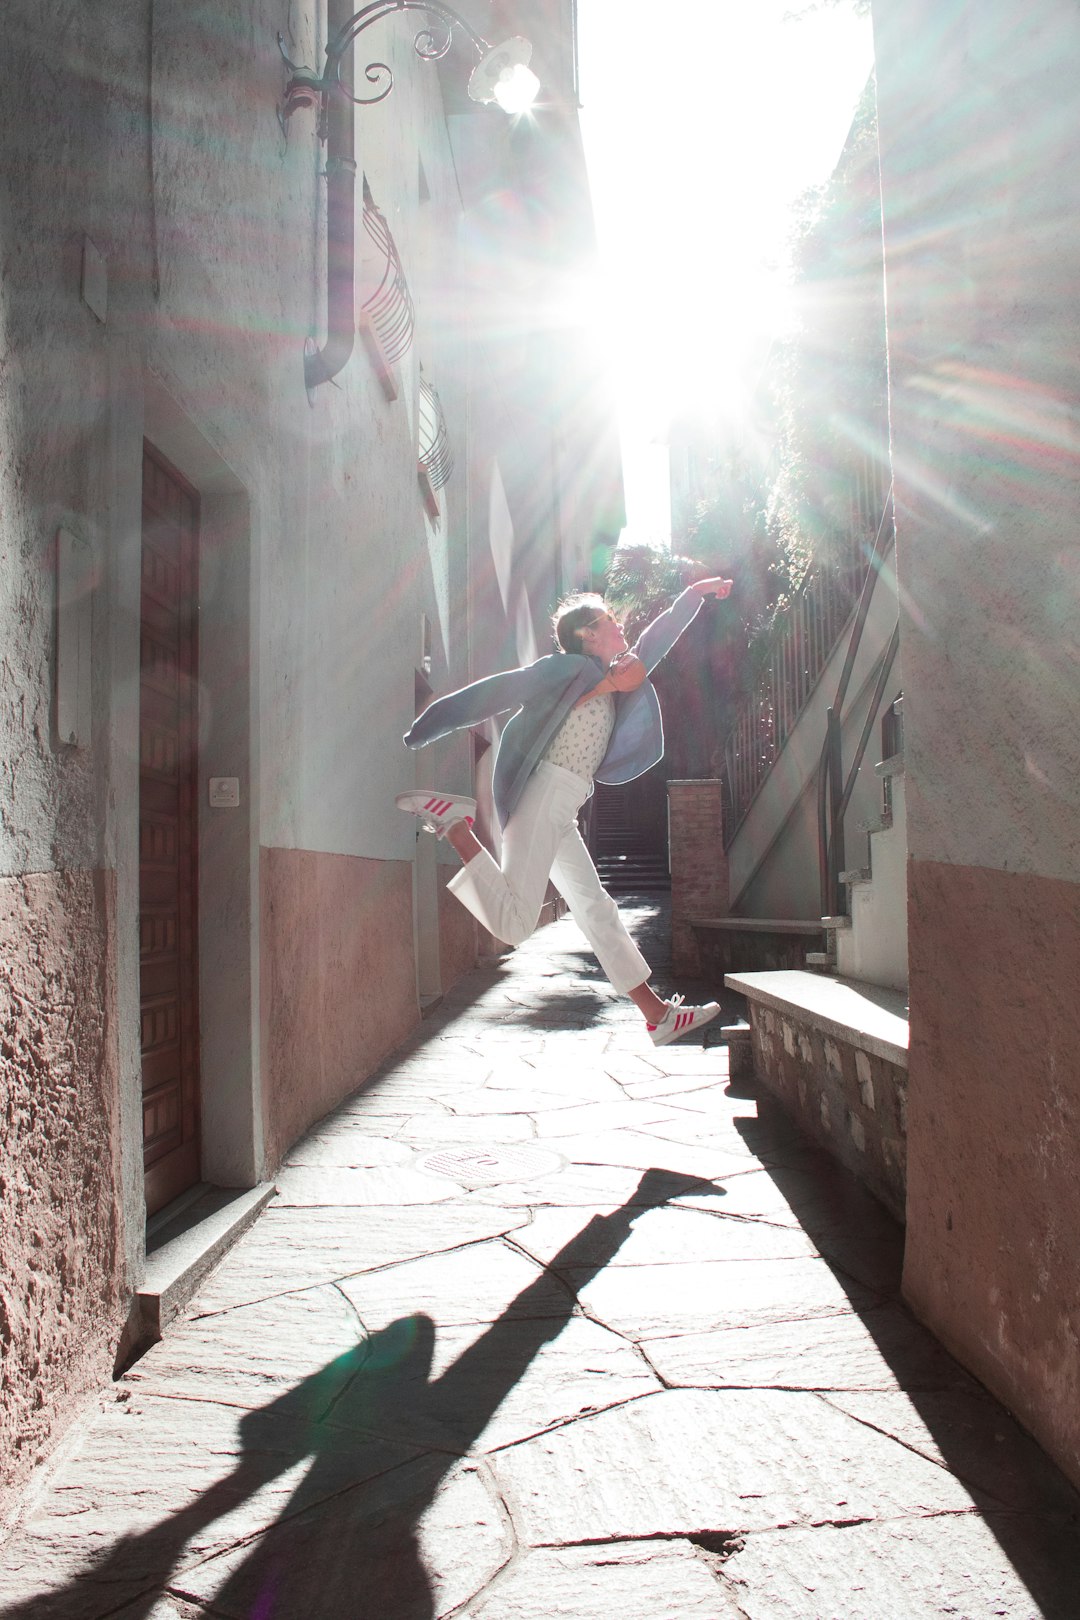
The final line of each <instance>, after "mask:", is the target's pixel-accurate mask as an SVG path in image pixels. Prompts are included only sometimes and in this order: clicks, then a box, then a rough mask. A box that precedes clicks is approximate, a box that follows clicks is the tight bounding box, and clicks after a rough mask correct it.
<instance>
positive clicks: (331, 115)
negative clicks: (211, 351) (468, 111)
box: [278, 0, 540, 393]
mask: <svg viewBox="0 0 1080 1620" xmlns="http://www.w3.org/2000/svg"><path fill="white" fill-rule="evenodd" d="M347 6H348V0H328V3H327V16H326V25H327V34H328V43H327V46H326V69H325V71H324V72H323V73H321V74H319V73H316V72H315V71H314V69H313V68H304V67H300V66H298V65H297V64H296V63H295V62H290V61H289V58H288V56H286V54H285V42H284V40H283V39H282V36H281V35H280V34H279V35H278V48H279V49H280V51H281V54H282V56H283V57H284V58H285V62H286V65H287V66H288V68H289V71H290V74H291V78H290V79H289V81H288V83H287V85H286V86H285V98H284V103H283V105H282V108H281V120H282V123H283V124H284V123H285V121H286V120H287V119H289V118H290V117H291V116H292V114H293V113H294V112H296V111H297V110H298V109H299V108H301V107H318V109H319V138H320V140H323V141H325V142H326V182H327V197H326V229H327V264H328V285H327V311H326V330H327V337H326V342H325V344H324V345H323V347H322V348H321V349H319V350H317V351H315V352H312V353H309V354H305V356H304V381H305V383H306V385H307V388H308V391H309V393H310V392H311V391H312V390H313V389H315V388H317V387H318V386H319V384H320V383H324V382H329V381H330V379H331V377H336V376H337V374H338V372H339V371H340V370H341V368H342V367H343V366H344V365H345V363H346V361H347V360H348V359H349V356H350V355H351V354H352V349H353V341H354V334H355V329H356V315H355V309H354V303H353V299H354V271H355V244H354V231H355V204H356V149H355V142H354V133H353V110H352V109H353V107H354V106H359V107H367V106H372V105H374V104H375V103H376V102H379V101H385V99H386V97H387V96H388V95H389V94H390V92H391V90H392V89H393V88H394V75H393V73H392V72H391V71H390V68H389V67H388V66H387V64H386V63H385V62H369V63H368V65H367V66H366V67H365V69H364V78H365V79H366V81H367V83H368V84H369V85H371V86H372V93H371V94H370V95H364V96H358V95H357V94H356V86H355V74H354V71H353V61H352V46H353V44H354V42H355V41H356V40H357V39H358V38H359V36H360V35H361V34H362V33H363V32H364V31H365V30H366V29H368V28H370V27H371V26H372V24H373V23H377V22H381V21H383V19H384V18H386V17H392V16H393V15H394V13H395V12H401V11H420V12H423V13H424V14H425V15H426V16H427V17H428V18H429V19H430V20H429V22H428V24H427V26H426V27H424V28H421V29H420V30H419V32H418V33H417V34H416V36H415V38H414V40H413V48H414V50H415V51H416V54H417V56H419V57H420V58H421V60H422V61H425V62H437V61H439V60H440V59H441V58H442V57H444V56H445V55H446V53H447V52H448V51H449V49H450V46H451V45H452V43H453V39H454V33H455V30H457V31H459V32H460V33H461V34H462V35H463V36H464V37H465V38H466V39H467V40H468V41H469V42H470V44H471V45H472V46H473V48H474V49H475V51H476V53H477V56H478V58H479V60H478V62H477V64H476V66H475V67H474V68H473V71H472V74H471V75H470V77H469V84H468V91H469V95H470V97H471V99H472V100H473V101H477V102H481V103H490V102H495V103H497V104H498V105H499V106H500V107H502V109H503V111H504V112H507V113H511V114H515V113H521V112H525V111H526V110H527V108H529V107H531V106H532V103H533V101H534V100H535V99H536V95H537V92H538V91H539V89H540V81H539V80H538V79H537V77H536V75H535V74H534V73H533V72H532V71H531V69H530V68H529V60H530V58H531V56H532V46H531V45H530V44H529V41H528V40H527V39H521V38H517V37H515V38H514V39H509V40H506V41H505V42H504V43H503V44H501V45H490V44H489V43H488V41H487V40H486V39H484V38H483V36H482V35H480V34H478V33H477V32H476V30H475V28H473V27H472V26H471V25H470V24H469V23H467V22H466V20H465V18H464V17H462V16H461V15H460V13H458V12H456V11H454V10H453V9H452V8H451V7H450V6H446V5H442V4H441V3H440V0H371V3H370V4H369V5H366V6H363V7H361V9H360V10H359V11H355V12H352V13H351V14H350V13H348V11H347Z"/></svg>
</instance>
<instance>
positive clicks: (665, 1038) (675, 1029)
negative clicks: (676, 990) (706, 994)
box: [647, 996, 720, 1046]
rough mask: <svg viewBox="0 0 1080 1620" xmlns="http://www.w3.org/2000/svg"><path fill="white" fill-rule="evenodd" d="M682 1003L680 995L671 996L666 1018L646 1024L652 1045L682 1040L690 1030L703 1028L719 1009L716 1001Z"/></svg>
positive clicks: (662, 1044) (663, 1044) (664, 1044)
mask: <svg viewBox="0 0 1080 1620" xmlns="http://www.w3.org/2000/svg"><path fill="white" fill-rule="evenodd" d="M682 1003H683V998H682V996H672V998H671V1000H670V1002H669V1003H668V1010H667V1016H666V1018H662V1019H661V1020H660V1022H659V1023H658V1024H649V1025H648V1026H647V1027H648V1031H649V1034H650V1035H651V1036H652V1043H653V1045H654V1046H666V1045H667V1044H668V1042H669V1041H679V1040H682V1037H683V1036H684V1035H689V1034H690V1032H691V1030H694V1029H704V1028H705V1025H706V1024H711V1023H712V1021H713V1019H714V1018H715V1017H716V1015H717V1013H718V1012H719V1011H720V1003H719V1002H718V1001H710V1002H709V1004H708V1006H706V1007H684V1006H683V1004H682Z"/></svg>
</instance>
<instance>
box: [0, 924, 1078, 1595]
mask: <svg viewBox="0 0 1080 1620" xmlns="http://www.w3.org/2000/svg"><path fill="white" fill-rule="evenodd" d="M627 909H628V911H629V913H630V914H631V916H632V920H633V923H634V926H635V928H636V929H637V931H638V932H639V934H640V936H641V937H642V939H643V942H644V946H645V949H646V952H647V954H649V955H650V956H651V959H652V960H654V961H656V960H658V957H659V955H660V954H662V950H663V940H664V919H663V915H662V913H661V912H660V911H659V910H658V908H657V906H656V904H655V903H648V904H646V903H644V902H642V903H640V904H637V905H636V906H635V905H630V906H629V907H628V908H627ZM659 982H660V983H661V985H663V984H664V979H663V970H662V968H661V972H660V980H659ZM672 988H674V987H673V986H672ZM680 988H689V989H692V988H693V987H688V986H680ZM709 1039H710V1035H709V1033H708V1032H707V1035H706V1041H708V1040H709ZM277 1187H278V1196H277V1198H276V1200H275V1201H274V1202H273V1203H272V1204H271V1205H270V1207H269V1208H268V1209H267V1210H266V1211H265V1212H264V1213H263V1215H262V1216H261V1217H260V1218H259V1220H258V1221H257V1222H256V1223H255V1225H254V1226H253V1227H252V1228H251V1229H250V1230H249V1231H248V1232H247V1233H246V1234H245V1236H244V1237H242V1238H241V1239H240V1241H239V1242H238V1244H237V1245H236V1247H235V1248H234V1249H233V1250H232V1251H231V1252H230V1253H229V1254H228V1255H226V1256H225V1258H224V1259H223V1260H222V1261H221V1263H220V1264H219V1265H218V1266H217V1268H216V1269H215V1270H214V1271H213V1272H212V1273H211V1274H210V1275H209V1276H208V1277H207V1278H206V1279H205V1280H204V1282H203V1284H202V1287H201V1289H200V1292H199V1293H198V1295H197V1296H196V1298H195V1299H194V1300H193V1301H192V1303H191V1305H190V1307H189V1308H188V1310H187V1311H186V1312H185V1314H184V1315H183V1317H182V1318H181V1319H180V1320H179V1321H177V1322H176V1323H174V1324H173V1325H172V1326H171V1327H170V1329H169V1330H168V1332H167V1334H166V1337H165V1339H164V1340H163V1341H162V1342H161V1343H160V1344H157V1345H155V1346H154V1347H153V1348H152V1349H151V1350H150V1351H149V1352H148V1353H147V1354H146V1355H145V1356H144V1357H143V1358H142V1359H141V1360H140V1361H139V1362H137V1363H136V1364H135V1365H134V1366H133V1367H131V1368H130V1370H129V1371H128V1372H127V1373H126V1375H125V1376H124V1377H123V1378H121V1379H120V1380H119V1381H118V1382H117V1383H116V1384H115V1385H113V1386H111V1387H110V1388H109V1389H108V1390H105V1391H103V1392H102V1395H101V1398H100V1401H99V1402H98V1403H97V1405H96V1407H95V1408H94V1409H93V1410H91V1411H90V1412H88V1413H87V1414H86V1416H85V1418H84V1419H83V1421H82V1422H81V1423H80V1424H78V1425H77V1426H76V1428H75V1429H74V1430H73V1431H72V1433H71V1434H70V1435H69V1436H68V1437H67V1439H66V1440H65V1442H64V1443H63V1445H62V1446H61V1448H60V1450H59V1451H58V1453H57V1455H56V1456H55V1457H54V1458H53V1460H52V1462H51V1463H50V1464H49V1465H48V1467H47V1468H45V1469H44V1470H43V1471H42V1472H41V1474H40V1475H39V1476H38V1478H37V1479H36V1480H35V1481H34V1483H33V1487H32V1489H31V1491H30V1492H29V1493H28V1495H27V1498H26V1501H25V1503H24V1504H23V1508H22V1512H21V1516H20V1518H19V1519H18V1521H17V1522H16V1523H15V1525H14V1526H13V1527H12V1528H11V1529H10V1532H9V1534H8V1537H7V1540H6V1542H5V1543H4V1544H3V1547H2V1550H0V1616H5V1617H8V1620H105V1617H106V1616H109V1617H113V1616H115V1617H117V1620H195V1617H196V1616H216V1617H220V1620H354V1617H356V1620H451V1617H455V1620H456V1617H461V1620H552V1617H556V1616H565V1617H569V1620H934V1617H945V1616H949V1617H953V1620H956V1617H959V1620H983V1617H988V1616H1005V1617H1008V1620H1032V1617H1039V1616H1044V1617H1052V1620H1057V1617H1059V1616H1060V1617H1062V1620H1064V1617H1066V1616H1069V1617H1072V1620H1074V1617H1075V1616H1077V1615H1078V1614H1080V1597H1078V1593H1080V1498H1078V1496H1077V1493H1076V1492H1074V1491H1073V1490H1072V1488H1071V1487H1070V1486H1069V1485H1068V1484H1067V1483H1066V1481H1065V1480H1064V1479H1063V1478H1062V1477H1061V1475H1060V1474H1059V1473H1058V1472H1057V1470H1056V1469H1055V1468H1054V1467H1053V1466H1052V1465H1051V1464H1050V1462H1049V1461H1048V1460H1047V1458H1046V1457H1045V1456H1044V1454H1043V1453H1042V1452H1041V1451H1040V1450H1039V1448H1038V1447H1037V1446H1036V1445H1035V1444H1034V1442H1033V1441H1032V1440H1031V1439H1030V1438H1029V1437H1027V1436H1026V1435H1025V1434H1024V1433H1023V1432H1022V1431H1021V1430H1020V1429H1019V1428H1018V1427H1017V1425H1016V1424H1015V1423H1014V1422H1013V1421H1012V1420H1011V1418H1010V1417H1009V1416H1008V1414H1007V1413H1006V1412H1005V1411H1004V1410H1003V1409H1002V1408H1001V1407H1000V1406H999V1405H998V1404H997V1403H996V1402H995V1401H993V1400H992V1399H991V1398H990V1396H989V1395H988V1394H987V1393H986V1391H985V1390H983V1389H982V1388H981V1386H980V1385H979V1384H977V1383H976V1382H975V1380H974V1379H972V1378H971V1377H969V1376H968V1375H967V1374H966V1373H965V1372H964V1371H963V1369H962V1368H960V1367H959V1366H958V1365H957V1364H956V1363H955V1362H954V1361H953V1360H952V1359H951V1358H950V1357H949V1356H948V1354H947V1353H946V1352H945V1350H944V1349H943V1348H942V1347H941V1345H939V1344H938V1343H937V1341H936V1340H935V1339H933V1338H932V1337H931V1336H930V1335H929V1334H928V1333H926V1331H925V1330H924V1329H923V1328H922V1327H921V1326H920V1325H919V1324H918V1323H917V1322H915V1320H914V1319H913V1318H912V1316H911V1315H910V1313H909V1312H908V1311H907V1309H906V1308H905V1306H904V1304H903V1303H902V1301H901V1299H900V1289H899V1284H900V1267H901V1262H902V1255H903V1235H902V1232H901V1231H900V1230H899V1228H898V1227H897V1226H896V1224H895V1223H894V1222H893V1221H892V1219H891V1217H890V1216H889V1215H888V1214H887V1213H886V1212H885V1211H884V1210H883V1209H882V1208H881V1206H880V1205H878V1204H876V1203H875V1202H874V1200H873V1199H872V1198H871V1197H870V1196H869V1195H868V1194H866V1193H865V1192H864V1191H862V1189H861V1188H860V1187H859V1186H858V1185H857V1184H856V1183H855V1182H854V1181H853V1180H852V1179H851V1178H850V1177H849V1176H848V1175H847V1174H846V1173H845V1172H844V1171H842V1170H841V1169H839V1168H838V1167H837V1166H836V1165H835V1164H833V1163H832V1162H831V1161H830V1160H828V1159H827V1158H825V1157H823V1156H822V1155H821V1154H820V1153H819V1152H818V1150H817V1149H816V1148H814V1147H813V1146H811V1145H810V1144H809V1143H808V1142H807V1141H806V1140H805V1139H804V1138H803V1137H802V1136H801V1135H800V1134H799V1132H798V1131H797V1129H796V1128H795V1127H794V1126H793V1125H792V1124H791V1123H790V1122H789V1121H788V1120H787V1119H786V1118H785V1117H784V1116H783V1115H782V1114H781V1113H779V1112H778V1110H777V1109H776V1108H775V1106H774V1105H773V1104H771V1103H770V1102H769V1100H768V1099H767V1097H765V1096H764V1095H759V1094H758V1092H757V1091H756V1089H755V1087H754V1086H753V1085H752V1084H747V1083H745V1082H741V1083H739V1084H738V1085H734V1084H731V1083H729V1080H728V1074H727V1057H726V1050H725V1048H723V1047H722V1046H720V1045H719V1044H703V1043H702V1042H701V1040H700V1037H699V1039H698V1041H697V1043H695V1044H691V1045H685V1044H683V1045H673V1046H669V1047H666V1048H664V1049H662V1050H661V1051H655V1050H654V1049H652V1048H651V1046H650V1045H649V1043H648V1040H647V1038H646V1037H645V1035H644V1031H643V1030H642V1028H641V1022H640V1019H639V1017H638V1015H637V1014H636V1013H635V1012H634V1011H633V1009H632V1008H630V1007H629V1005H628V1004H626V1003H622V1002H620V1001H618V1000H617V999H616V998H615V997H614V996H613V995H611V993H610V992H609V991H608V990H607V988H606V986H605V985H604V983H603V981H602V979H601V978H600V975H599V973H598V971H597V970H596V968H595V966H594V965H593V964H592V963H591V960H590V958H589V957H588V955H587V953H586V952H585V951H584V949H583V947H582V946H581V945H580V944H579V942H578V938H577V936H576V933H575V931H574V929H573V926H572V925H571V924H570V923H568V922H567V923H559V924H556V925H555V926H554V927H552V928H549V929H546V930H544V931H543V932H542V933H540V934H538V935H537V936H536V937H535V938H534V939H533V940H531V941H530V942H529V943H528V944H527V945H526V946H524V947H522V948H521V949H520V950H519V951H517V952H515V953H514V954H513V955H509V956H507V957H505V958H502V959H499V960H496V961H493V962H490V963H488V964H486V965H484V966H483V967H481V968H480V969H478V970H477V971H476V972H475V973H473V974H471V975H469V977H468V978H467V979H466V980H465V981H463V982H462V984H460V985H459V986H458V987H457V988H456V989H455V990H454V991H453V992H452V993H451V994H450V995H448V996H447V997H446V998H445V1000H444V1001H443V1003H442V1004H441V1005H440V1006H439V1007H438V1008H437V1009H436V1011H435V1012H434V1013H433V1014H432V1015H431V1016H430V1017H429V1018H427V1019H426V1020H425V1021H424V1023H423V1024H422V1026H421V1027H420V1028H419V1029H418V1030H417V1031H416V1032H415V1034H414V1035H413V1036H412V1037H411V1038H410V1039H409V1040H408V1041H407V1042H406V1043H405V1045H404V1046H403V1047H402V1048H401V1049H400V1050H399V1051H397V1052H396V1053H394V1054H393V1055H392V1057H391V1058H390V1059H388V1061H387V1062H386V1063H385V1064H383V1065H382V1067H381V1069H380V1071H379V1073H378V1074H377V1075H376V1076H374V1077H373V1078H372V1079H371V1080H370V1081H369V1082H368V1083H367V1084H366V1085H365V1086H364V1087H363V1088H362V1089H361V1090H360V1091H358V1092H357V1093H356V1094H355V1095H354V1096H353V1097H351V1098H350V1099H349V1100H348V1101H347V1102H346V1103H345V1104H344V1105H343V1106H342V1107H341V1108H340V1109H339V1110H338V1111H337V1112H336V1113H335V1114H334V1115H332V1116H330V1117H329V1118H327V1119H325V1120H322V1121H320V1122H319V1123H318V1125H317V1126H316V1127H315V1128H314V1129H313V1130H312V1131H311V1132H310V1134H309V1135H308V1136H307V1137H306V1138H305V1140H304V1141H302V1142H299V1143H297V1144H296V1146H295V1147H294V1148H293V1149H292V1151H291V1152H290V1154H289V1155H288V1159H287V1162H286V1164H285V1165H283V1166H282V1168H281V1171H280V1174H279V1176H278V1178H277Z"/></svg>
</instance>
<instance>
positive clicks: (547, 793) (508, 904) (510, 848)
mask: <svg viewBox="0 0 1080 1620" xmlns="http://www.w3.org/2000/svg"><path fill="white" fill-rule="evenodd" d="M576 780H577V779H576V778H575V777H573V776H571V775H570V773H569V771H563V770H560V769H559V767H558V766H552V765H539V766H538V767H537V769H536V771H535V772H534V774H533V776H532V777H531V778H530V780H529V782H528V784H527V786H526V788H525V791H524V793H523V794H522V795H521V798H520V799H519V801H518V803H517V806H516V807H515V809H514V812H513V814H512V815H511V817H510V819H509V820H508V821H507V823H506V826H505V828H504V829H503V848H502V865H501V866H500V865H499V864H498V863H497V862H496V861H495V860H493V859H492V857H491V855H490V854H489V853H488V851H487V850H486V849H481V850H480V852H479V854H477V855H474V856H473V858H472V859H471V860H470V861H468V862H467V863H466V864H465V865H464V866H463V867H462V868H461V871H460V872H457V873H455V875H454V877H452V878H451V880H450V882H449V884H448V885H447V887H448V888H449V889H450V891H451V893H452V894H454V895H455V896H456V897H457V899H458V900H460V901H461V903H462V905H463V906H466V907H467V908H468V909H469V911H471V912H472V914H473V916H474V917H475V918H476V920H477V921H478V922H479V923H481V924H482V925H483V927H485V928H486V929H487V931H488V933H489V934H494V936H495V938H496V939H502V940H505V941H506V943H507V944H508V945H520V944H521V943H522V941H523V940H526V939H528V937H529V935H530V934H531V933H532V931H533V929H534V928H535V927H536V923H537V919H538V918H539V916H540V908H541V906H542V905H543V903H544V895H545V893H546V891H547V882H548V876H549V874H550V872H551V863H552V861H553V860H554V858H555V851H556V849H557V848H558V847H559V842H560V840H561V838H562V837H563V834H564V832H565V831H566V827H567V823H568V820H569V823H570V825H573V818H574V816H575V815H576V813H577V805H578V804H579V803H580V801H581V799H582V798H583V797H584V794H585V791H586V788H585V784H584V783H581V784H580V792H578V791H577V789H576V788H575V786H574V784H575V783H576ZM575 797H576V799H577V803H575V802H574V799H575Z"/></svg>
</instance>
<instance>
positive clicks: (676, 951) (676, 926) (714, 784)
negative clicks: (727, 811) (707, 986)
mask: <svg viewBox="0 0 1080 1620" xmlns="http://www.w3.org/2000/svg"><path fill="white" fill-rule="evenodd" d="M667 790H668V862H669V866H670V870H671V960H672V966H673V968H674V971H675V972H676V973H686V974H690V975H692V976H693V977H695V978H700V977H701V960H700V957H699V953H698V945H697V940H696V939H695V937H694V930H693V928H692V927H691V923H692V920H693V919H694V918H699V917H724V916H726V915H727V912H728V866H727V856H726V855H725V854H724V845H723V841H722V838H721V831H722V810H721V799H720V783H719V781H718V780H716V779H715V778H711V777H710V778H705V779H702V780H700V781H675V782H669V783H668V785H667Z"/></svg>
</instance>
